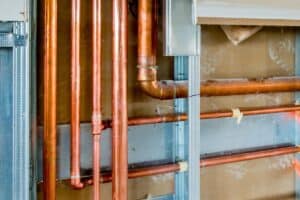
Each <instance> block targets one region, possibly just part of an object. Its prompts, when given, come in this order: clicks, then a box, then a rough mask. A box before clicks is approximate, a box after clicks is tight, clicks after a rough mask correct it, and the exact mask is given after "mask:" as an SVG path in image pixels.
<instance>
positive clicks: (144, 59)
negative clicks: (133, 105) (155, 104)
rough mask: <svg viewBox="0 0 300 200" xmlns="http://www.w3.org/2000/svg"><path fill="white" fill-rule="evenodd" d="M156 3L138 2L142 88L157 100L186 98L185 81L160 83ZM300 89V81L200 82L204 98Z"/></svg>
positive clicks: (139, 68) (140, 81) (292, 79)
mask: <svg viewBox="0 0 300 200" xmlns="http://www.w3.org/2000/svg"><path fill="white" fill-rule="evenodd" d="M156 10H157V1H156V0H139V6H138V66H137V68H138V75H137V80H138V82H139V85H140V88H141V89H142V91H143V92H144V93H146V94H147V95H149V96H151V97H153V98H157V99H174V98H185V97H187V96H188V87H187V82H186V81H165V80H162V81H159V80H158V78H157V63H156V55H155V54H156V45H157V41H156V37H157V36H156V34H157V22H156V20H157V16H156ZM298 90H300V78H298V77H295V78H277V79H265V80H230V81H217V80H212V81H205V82H202V83H201V89H200V92H199V95H201V96H228V95H242V94H255V93H271V92H293V91H298Z"/></svg>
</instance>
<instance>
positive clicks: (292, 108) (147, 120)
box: [102, 105, 300, 129]
mask: <svg viewBox="0 0 300 200" xmlns="http://www.w3.org/2000/svg"><path fill="white" fill-rule="evenodd" d="M296 111H300V105H284V106H276V107H261V108H247V109H240V112H241V113H242V114H243V116H250V115H264V114H274V113H283V112H296ZM199 117H200V119H216V118H225V117H233V111H232V110H228V111H219V112H206V113H201V114H200V116H199ZM186 120H187V115H186V114H184V113H179V114H169V115H161V116H153V117H137V118H129V119H128V125H129V126H139V125H146V124H157V123H170V122H178V121H186ZM102 124H103V129H108V128H111V127H112V121H111V120H105V121H103V122H102Z"/></svg>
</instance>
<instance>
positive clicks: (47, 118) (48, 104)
mask: <svg viewBox="0 0 300 200" xmlns="http://www.w3.org/2000/svg"><path fill="white" fill-rule="evenodd" d="M43 2H44V4H43V5H44V6H43V13H44V30H43V45H44V46H43V66H44V135H43V180H44V184H43V199H44V200H55V196H56V70H57V69H56V67H57V1H56V0H45V1H43Z"/></svg>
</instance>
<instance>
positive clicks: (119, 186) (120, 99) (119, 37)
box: [112, 0, 128, 200]
mask: <svg viewBox="0 0 300 200" xmlns="http://www.w3.org/2000/svg"><path fill="white" fill-rule="evenodd" d="M112 2H113V12H112V13H113V45H112V47H113V56H112V57H113V65H112V69H113V70H112V82H113V85H112V90H113V91H112V94H113V97H112V199H113V200H127V179H128V177H127V176H128V169H127V166H128V138H127V128H128V127H127V126H128V125H127V43H128V41H127V34H128V33H127V32H128V28H127V24H128V16H127V0H113V1H112Z"/></svg>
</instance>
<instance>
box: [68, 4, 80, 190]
mask: <svg viewBox="0 0 300 200" xmlns="http://www.w3.org/2000/svg"><path fill="white" fill-rule="evenodd" d="M71 7H72V8H71V99H70V100H71V102H70V104H71V185H72V186H73V187H74V188H77V189H80V188H83V184H82V183H81V181H80V111H79V109H80V0H72V2H71Z"/></svg>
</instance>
